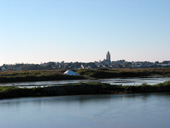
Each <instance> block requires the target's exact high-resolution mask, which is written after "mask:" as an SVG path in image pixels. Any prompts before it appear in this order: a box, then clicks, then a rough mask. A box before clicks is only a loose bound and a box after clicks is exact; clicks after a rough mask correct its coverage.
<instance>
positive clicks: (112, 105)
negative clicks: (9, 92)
mask: <svg viewBox="0 0 170 128" xmlns="http://www.w3.org/2000/svg"><path fill="white" fill-rule="evenodd" d="M169 120H170V93H154V94H152V93H151V94H123V95H90V96H65V97H63V96H62V97H44V98H18V99H7V100H0V127H1V128H169V127H170V121H169Z"/></svg>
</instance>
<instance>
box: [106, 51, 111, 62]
mask: <svg viewBox="0 0 170 128" xmlns="http://www.w3.org/2000/svg"><path fill="white" fill-rule="evenodd" d="M110 58H111V57H110V52H109V51H108V52H107V54H106V60H107V61H109V62H111V59H110Z"/></svg>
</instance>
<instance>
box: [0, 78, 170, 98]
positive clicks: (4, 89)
mask: <svg viewBox="0 0 170 128" xmlns="http://www.w3.org/2000/svg"><path fill="white" fill-rule="evenodd" d="M150 92H170V82H168V81H167V82H164V83H160V84H156V85H147V84H142V85H140V86H122V85H110V84H104V83H79V84H68V85H63V86H49V87H43V88H40V87H38V88H19V87H16V86H1V87H0V99H5V98H16V97H41V96H65V95H89V94H122V93H150Z"/></svg>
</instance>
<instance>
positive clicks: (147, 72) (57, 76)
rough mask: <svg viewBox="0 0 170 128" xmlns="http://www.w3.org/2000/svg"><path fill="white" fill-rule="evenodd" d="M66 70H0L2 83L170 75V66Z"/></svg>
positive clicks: (0, 81)
mask: <svg viewBox="0 0 170 128" xmlns="http://www.w3.org/2000/svg"><path fill="white" fill-rule="evenodd" d="M64 71H65V70H44V71H43V70H40V71H30V70H29V71H4V72H0V83H5V82H26V81H50V80H72V79H85V78H86V79H87V78H94V79H97V78H116V77H124V78H125V77H149V76H170V68H151V69H148V68H146V69H83V70H81V69H79V70H75V71H76V72H77V73H79V74H80V75H81V76H67V75H63V72H64Z"/></svg>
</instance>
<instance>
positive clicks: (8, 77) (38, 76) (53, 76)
mask: <svg viewBox="0 0 170 128" xmlns="http://www.w3.org/2000/svg"><path fill="white" fill-rule="evenodd" d="M63 72H64V71H62V70H45V71H5V72H0V83H6V82H26V81H29V82H30V81H50V80H73V79H84V77H83V76H68V75H63Z"/></svg>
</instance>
